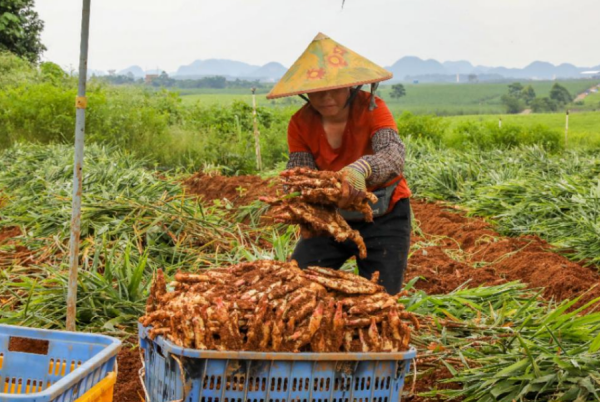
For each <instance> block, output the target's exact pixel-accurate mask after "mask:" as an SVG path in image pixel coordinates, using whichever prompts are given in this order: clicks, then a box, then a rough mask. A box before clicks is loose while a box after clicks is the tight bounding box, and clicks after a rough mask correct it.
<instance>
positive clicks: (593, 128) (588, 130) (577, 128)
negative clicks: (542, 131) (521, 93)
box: [445, 96, 600, 148]
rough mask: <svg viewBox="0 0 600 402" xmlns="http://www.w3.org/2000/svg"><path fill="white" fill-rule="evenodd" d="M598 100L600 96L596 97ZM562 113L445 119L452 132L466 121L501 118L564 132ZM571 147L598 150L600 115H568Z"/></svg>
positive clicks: (599, 143)
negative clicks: (540, 125)
mask: <svg viewBox="0 0 600 402" xmlns="http://www.w3.org/2000/svg"><path fill="white" fill-rule="evenodd" d="M598 98H599V100H600V96H599V97H598ZM565 117H566V116H565V114H564V113H539V114H529V115H504V114H499V115H481V116H452V117H446V118H445V120H447V121H448V122H449V129H450V130H452V129H453V128H454V127H456V126H457V125H458V124H460V123H464V122H466V121H481V122H491V123H498V120H499V119H500V118H501V119H502V123H503V124H515V125H520V126H525V127H533V126H535V125H539V124H542V125H544V126H547V127H548V128H550V129H553V130H557V131H560V132H561V133H562V134H563V135H564V132H565V122H566V119H565ZM569 144H570V146H571V147H583V148H598V147H600V113H599V112H581V113H571V114H570V115H569V136H568V145H569Z"/></svg>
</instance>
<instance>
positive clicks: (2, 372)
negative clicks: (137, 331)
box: [0, 325, 121, 402]
mask: <svg viewBox="0 0 600 402" xmlns="http://www.w3.org/2000/svg"><path fill="white" fill-rule="evenodd" d="M11 338H27V339H35V340H42V341H47V342H48V343H47V346H48V353H47V354H38V353H28V352H27V351H21V352H17V351H12V352H11V351H9V350H8V349H9V343H10V341H11ZM120 346H121V341H119V340H117V339H114V338H110V337H108V336H102V335H94V334H86V333H77V332H64V331H49V330H43V329H31V328H23V327H14V326H9V325H0V402H13V401H15V402H17V401H18V402H25V401H27V402H45V401H52V402H72V401H75V400H76V399H77V398H79V397H81V396H83V395H84V394H85V393H86V391H88V390H89V389H91V388H92V387H93V386H94V385H96V384H97V383H99V382H100V381H102V380H103V379H104V378H105V377H106V376H107V375H108V374H109V373H110V372H112V371H114V370H115V359H116V357H117V352H118V351H119V348H120Z"/></svg>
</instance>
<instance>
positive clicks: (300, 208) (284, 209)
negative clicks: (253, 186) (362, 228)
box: [260, 168, 377, 258]
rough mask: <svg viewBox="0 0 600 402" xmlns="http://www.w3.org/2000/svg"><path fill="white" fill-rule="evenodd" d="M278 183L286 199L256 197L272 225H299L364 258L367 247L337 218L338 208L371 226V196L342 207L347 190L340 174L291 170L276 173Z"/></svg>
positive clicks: (355, 199)
mask: <svg viewBox="0 0 600 402" xmlns="http://www.w3.org/2000/svg"><path fill="white" fill-rule="evenodd" d="M279 176H280V179H281V183H282V185H283V186H284V188H286V189H287V192H288V193H289V195H287V196H285V197H280V198H278V197H260V200H261V201H263V202H266V203H267V204H269V205H270V206H271V213H270V214H271V216H272V217H273V219H274V220H275V221H276V222H280V223H286V224H290V225H294V224H300V225H301V226H303V227H304V228H305V229H308V231H309V232H310V234H311V236H321V235H324V234H325V235H328V236H331V237H333V238H334V239H335V240H337V241H338V242H343V241H346V240H350V241H352V242H354V243H355V244H356V245H357V247H358V251H359V258H366V257H367V247H366V246H365V242H364V240H363V238H362V236H361V235H360V233H359V232H358V231H357V230H353V229H352V228H351V227H350V225H349V224H348V222H346V220H345V219H344V218H343V217H342V215H340V213H339V211H338V210H339V208H342V207H344V209H347V210H349V211H356V212H360V213H361V214H362V215H363V217H364V220H365V222H373V211H372V209H371V206H370V205H369V202H372V203H375V202H377V197H376V196H375V194H373V193H370V192H363V193H361V195H360V196H358V197H355V198H354V199H353V200H352V202H350V203H349V204H347V205H343V204H344V203H345V200H346V199H347V197H348V191H349V190H350V187H349V186H347V185H344V173H342V172H329V171H318V170H312V169H308V168H294V169H289V170H285V171H283V172H281V173H280V175H279Z"/></svg>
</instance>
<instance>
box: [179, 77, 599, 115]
mask: <svg viewBox="0 0 600 402" xmlns="http://www.w3.org/2000/svg"><path fill="white" fill-rule="evenodd" d="M526 84H531V85H532V86H533V88H534V90H535V92H536V94H537V96H539V97H544V96H548V94H549V92H550V88H551V86H552V85H553V84H554V82H550V81H543V82H535V81H534V82H531V83H529V82H528V83H526ZM560 84H561V85H563V86H565V87H566V88H567V89H568V90H569V92H571V93H572V94H579V93H581V92H583V91H585V90H586V89H588V88H590V87H591V86H592V85H594V84H595V83H594V82H592V81H584V80H573V81H561V82H560ZM507 85H508V83H502V84H496V83H494V84H490V83H478V84H405V85H404V86H405V88H406V96H405V97H402V98H399V99H394V98H392V97H391V96H390V91H391V86H390V85H382V86H381V87H380V89H379V95H380V96H382V97H383V98H384V99H385V101H386V102H387V104H388V106H389V107H390V109H391V110H392V112H394V113H395V114H400V113H402V112H403V111H409V112H412V113H416V114H438V115H471V114H500V113H504V112H505V108H504V106H503V105H502V103H501V101H500V98H501V97H502V95H504V94H506V93H507ZM234 92H237V93H234ZM263 92H266V91H263ZM265 96H266V94H265V93H262V94H258V95H257V102H258V103H259V104H260V105H263V106H269V107H281V106H283V107H286V106H300V105H302V104H303V103H304V101H303V100H302V99H300V98H292V99H287V100H286V99H282V100H275V101H269V100H267V99H266V97H265ZM181 99H182V100H183V102H184V103H185V104H195V103H200V104H202V105H212V104H218V105H230V104H231V103H233V101H235V100H240V101H243V102H248V103H251V102H252V96H251V95H250V90H231V89H229V90H206V89H202V90H185V91H183V92H181Z"/></svg>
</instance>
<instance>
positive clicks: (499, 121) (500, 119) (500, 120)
mask: <svg viewBox="0 0 600 402" xmlns="http://www.w3.org/2000/svg"><path fill="white" fill-rule="evenodd" d="M498 128H502V117H499V118H498Z"/></svg>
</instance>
